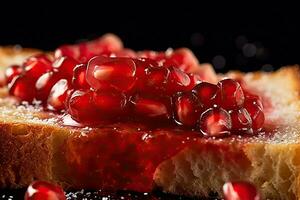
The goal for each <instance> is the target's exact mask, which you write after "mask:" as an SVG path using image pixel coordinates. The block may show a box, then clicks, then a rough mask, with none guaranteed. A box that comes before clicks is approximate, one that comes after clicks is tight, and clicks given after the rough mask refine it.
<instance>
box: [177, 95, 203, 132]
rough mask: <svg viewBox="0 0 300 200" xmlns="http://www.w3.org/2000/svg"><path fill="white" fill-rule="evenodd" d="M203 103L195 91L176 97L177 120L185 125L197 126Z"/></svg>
mask: <svg viewBox="0 0 300 200" xmlns="http://www.w3.org/2000/svg"><path fill="white" fill-rule="evenodd" d="M200 112H201V105H200V103H199V101H198V99H197V97H196V96H195V95H194V94H193V93H184V94H180V95H179V96H178V97H177V98H176V99H175V119H176V122H177V123H179V124H181V125H185V126H195V125H196V123H197V121H198V120H199V117H200Z"/></svg>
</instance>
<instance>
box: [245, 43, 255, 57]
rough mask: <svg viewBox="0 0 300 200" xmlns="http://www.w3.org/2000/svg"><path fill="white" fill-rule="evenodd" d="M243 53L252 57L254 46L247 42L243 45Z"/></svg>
mask: <svg viewBox="0 0 300 200" xmlns="http://www.w3.org/2000/svg"><path fill="white" fill-rule="evenodd" d="M243 54H244V56H246V57H253V56H255V54H256V46H255V45H254V44H251V43H247V44H245V45H244V46H243Z"/></svg>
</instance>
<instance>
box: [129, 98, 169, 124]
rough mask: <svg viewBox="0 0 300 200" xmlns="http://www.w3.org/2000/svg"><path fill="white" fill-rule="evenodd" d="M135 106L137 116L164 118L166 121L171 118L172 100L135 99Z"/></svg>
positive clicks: (133, 102)
mask: <svg viewBox="0 0 300 200" xmlns="http://www.w3.org/2000/svg"><path fill="white" fill-rule="evenodd" d="M131 103H132V104H133V105H134V111H135V113H136V114H137V115H139V116H142V117H146V118H162V119H166V118H169V117H170V113H169V110H170V105H171V100H170V99H169V98H167V99H153V98H143V97H139V96H137V97H135V98H134V99H133V100H131Z"/></svg>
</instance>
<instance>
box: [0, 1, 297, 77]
mask: <svg viewBox="0 0 300 200" xmlns="http://www.w3.org/2000/svg"><path fill="white" fill-rule="evenodd" d="M162 2H163V1H161V2H153V1H149V2H147V1H144V2H141V1H140V2H138V3H139V5H140V6H138V7H135V6H133V5H129V4H128V2H125V3H124V2H123V3H122V4H120V3H119V2H117V1H116V2H110V3H111V4H110V5H108V4H104V3H103V2H102V1H98V2H97V1H92V2H88V1H81V2H79V3H75V2H71V1H70V2H68V3H67V4H62V2H60V3H57V2H48V1H45V2H42V1H40V2H37V3H35V4H30V5H27V6H26V5H20V3H19V2H13V3H15V5H10V6H4V5H3V6H1V14H0V15H1V16H0V17H1V25H0V45H8V44H21V45H22V46H25V47H35V48H41V49H45V50H52V49H54V48H55V47H57V46H58V45H60V44H62V43H72V42H75V41H78V40H80V39H93V38H96V37H97V36H100V35H102V34H104V33H107V32H113V33H115V34H117V35H119V36H120V37H121V38H122V39H123V41H124V43H125V45H126V46H127V47H130V48H133V49H136V50H141V49H154V50H165V49H167V48H168V47H174V48H176V47H182V46H186V47H189V48H191V49H192V50H193V51H194V52H195V54H196V55H197V57H198V58H199V59H200V62H212V63H213V64H214V66H215V67H216V69H217V71H219V72H224V71H227V70H229V69H239V70H243V71H251V70H260V69H263V70H267V71H268V70H272V69H276V68H278V67H279V66H282V65H288V64H295V63H300V62H299V50H298V49H299V45H300V39H299V37H300V31H299V25H300V17H299V14H298V10H297V6H296V5H295V6H292V5H290V6H284V5H274V3H272V5H261V4H258V3H254V2H251V3H250V2H248V3H247V2H243V4H240V5H238V4H234V5H223V4H220V3H218V2H213V3H211V5H207V4H203V3H202V2H196V1H194V3H191V2H185V1H180V2H179V3H174V2H170V3H168V4H165V5H162Z"/></svg>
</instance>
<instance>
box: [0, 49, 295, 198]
mask: <svg viewBox="0 0 300 200" xmlns="http://www.w3.org/2000/svg"><path fill="white" fill-rule="evenodd" d="M5 52H9V50H8V51H7V50H5ZM25 52H26V53H25ZM19 55H22V59H24V58H25V57H26V56H27V55H31V54H30V53H28V54H27V51H24V52H23V51H22V52H20V54H19ZM15 56H16V55H15V52H13V53H8V54H6V55H3V54H2V53H1V55H0V63H9V64H14V63H15V61H14V58H15ZM2 60H4V61H2ZM5 60H6V61H5ZM7 60H9V62H8V61H7ZM16 62H17V61H16ZM228 76H230V77H237V78H242V79H243V80H244V81H245V82H246V85H247V87H249V88H250V89H251V90H255V91H257V92H258V93H259V94H261V95H262V96H263V98H264V99H265V101H267V102H268V103H269V104H270V105H269V108H270V109H267V110H266V119H267V123H269V124H272V125H274V126H273V127H272V130H273V131H272V133H271V134H260V135H259V136H257V137H253V138H242V137H229V138H225V139H204V138H200V139H198V140H197V143H195V144H193V145H190V146H188V147H187V148H185V149H184V150H183V151H181V152H180V153H178V154H177V155H175V156H174V157H173V158H172V159H169V160H167V161H165V162H163V163H162V164H161V165H160V166H159V167H158V168H157V170H156V173H155V176H154V181H155V183H156V185H157V186H158V187H160V188H161V189H162V190H163V191H166V192H170V193H174V194H184V195H188V196H199V197H202V196H208V195H209V193H210V192H217V193H218V194H219V195H221V188H222V185H223V184H224V182H226V181H229V180H230V181H232V180H243V181H250V182H252V183H253V184H254V185H255V186H256V187H257V188H258V189H259V190H260V192H261V194H262V196H263V198H271V199H300V173H299V172H300V158H298V155H300V144H299V132H298V130H300V129H299V128H300V127H299V125H298V121H299V119H298V118H299V113H300V112H299V111H300V105H299V85H300V83H299V80H300V79H299V71H298V67H297V66H294V67H285V68H282V69H280V70H278V71H277V72H274V73H262V72H257V73H249V74H242V73H238V72H233V73H229V74H228ZM6 94H7V93H6V89H5V88H3V89H2V91H1V95H2V98H1V99H0V152H1V153H0V187H2V188H5V187H9V188H20V187H26V186H27V185H28V184H30V183H31V182H32V181H33V180H36V179H39V180H47V181H51V182H55V183H58V184H61V185H62V186H63V187H64V188H66V189H67V188H74V187H75V188H76V187H77V186H76V185H75V183H74V177H73V176H72V175H70V174H69V173H68V163H67V161H66V159H65V152H64V151H62V146H64V145H65V144H66V141H68V140H70V139H72V138H74V137H76V136H78V137H87V135H88V134H89V133H90V132H97V133H98V134H102V133H104V132H105V131H106V129H105V127H102V128H97V129H93V130H91V129H89V128H78V127H70V126H61V125H60V122H59V120H58V118H57V115H55V114H52V113H45V112H43V111H42V110H41V109H40V108H39V107H35V106H30V105H21V106H16V104H15V100H14V98H12V97H7V95H6ZM110 126H111V127H120V128H122V126H123V125H122V124H114V125H110ZM134 126H135V125H129V127H128V125H126V129H127V132H133V133H136V132H138V130H137V129H136V128H135V127H134ZM163 131H165V132H166V131H169V132H172V131H171V130H163ZM168 148H171V147H168ZM82 162H84V160H83V161H82ZM83 187H84V186H83Z"/></svg>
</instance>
